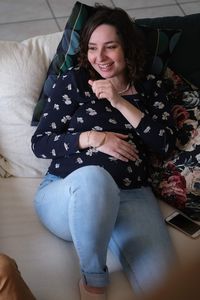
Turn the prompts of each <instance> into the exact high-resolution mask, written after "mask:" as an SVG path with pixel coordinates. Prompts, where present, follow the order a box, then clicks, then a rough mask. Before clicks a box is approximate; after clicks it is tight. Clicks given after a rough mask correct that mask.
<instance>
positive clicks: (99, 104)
mask: <svg viewBox="0 0 200 300" xmlns="http://www.w3.org/2000/svg"><path fill="white" fill-rule="evenodd" d="M88 76H89V75H88V72H87V71H85V69H83V68H79V67H76V68H73V69H71V70H68V71H67V73H64V74H63V75H62V76H60V77H59V78H58V79H57V81H56V83H55V84H54V86H53V88H52V90H51V92H50V93H49V97H48V103H47V105H46V106H45V110H44V114H43V116H42V118H41V121H40V123H39V125H38V128H37V130H36V132H35V133H34V135H33V137H32V149H33V152H34V153H35V155H36V156H37V157H39V158H50V159H52V162H51V165H50V167H49V170H48V171H49V172H50V173H51V174H54V175H57V176H60V177H62V178H64V177H66V176H68V175H69V174H70V173H71V172H73V171H74V170H76V169H78V168H80V167H83V166H87V165H99V166H102V167H104V168H105V169H106V170H107V171H108V172H109V173H110V174H111V175H112V177H113V178H114V180H115V181H116V183H117V184H118V186H119V187H120V188H124V189H131V188H133V187H134V188H135V187H140V186H142V185H143V186H144V185H147V184H148V182H147V179H148V172H147V170H146V164H147V161H148V152H149V151H148V149H149V148H150V149H153V150H154V151H155V152H156V153H160V154H162V155H165V156H166V155H167V153H168V152H170V151H171V150H172V149H173V148H174V144H175V135H174V132H175V129H174V124H173V120H172V118H171V113H170V112H171V106H170V104H169V102H168V99H167V97H166V95H165V89H164V88H163V84H162V81H161V80H160V79H158V78H156V77H155V76H152V75H149V76H147V78H146V80H144V82H143V83H141V84H139V83H138V86H136V89H137V90H138V92H139V94H137V95H127V96H123V97H124V98H125V99H126V100H127V101H128V102H130V103H131V104H133V105H135V106H136V107H138V108H139V109H140V110H141V111H142V112H146V113H145V115H144V117H143V118H142V120H141V122H140V124H139V125H138V126H137V128H136V129H134V128H133V126H132V125H131V124H130V123H129V122H128V121H127V120H126V119H125V118H124V117H123V115H122V114H121V113H119V111H118V110H116V109H115V108H113V107H112V105H111V104H110V103H109V102H108V101H107V100H106V99H104V100H103V99H102V101H99V99H98V98H97V97H96V95H95V94H94V93H93V92H92V90H91V88H90V86H89V85H88V79H89V77H88ZM147 112H148V113H147ZM155 120H156V122H155ZM91 128H92V129H93V130H94V131H97V132H98V131H99V132H102V131H103V132H106V131H108V132H118V133H121V134H127V135H128V140H127V141H129V143H131V144H133V145H134V144H135V145H136V148H137V150H138V157H139V158H138V159H137V160H135V161H131V160H130V161H128V162H124V161H121V160H117V161H116V158H115V157H112V156H110V155H107V154H105V153H102V152H101V151H98V149H96V148H91V147H89V148H86V149H82V150H81V151H80V150H79V147H78V144H79V143H78V141H79V135H80V134H81V132H85V131H88V130H91ZM66 132H67V133H66ZM155 139H157V143H156V144H155V143H154V140H155Z"/></svg>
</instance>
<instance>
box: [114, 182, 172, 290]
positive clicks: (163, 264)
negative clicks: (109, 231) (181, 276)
mask: <svg viewBox="0 0 200 300" xmlns="http://www.w3.org/2000/svg"><path fill="white" fill-rule="evenodd" d="M120 196H121V202H120V208H119V213H118V218H117V222H116V225H115V229H114V232H113V235H112V239H111V242H110V247H111V249H112V250H113V251H114V252H115V253H116V254H117V255H118V256H119V259H120V260H121V262H122V265H123V267H124V270H125V271H126V272H127V273H128V276H129V278H130V281H131V284H132V285H133V287H134V289H135V290H136V291H141V290H148V289H150V288H151V287H153V286H154V284H156V283H157V282H158V280H159V279H161V278H162V277H163V276H164V274H165V272H166V271H167V269H168V268H169V264H170V262H171V260H172V258H173V257H174V255H173V254H174V250H173V247H172V243H171V240H170V238H169V234H168V231H167V227H166V225H165V223H164V220H163V217H162V214H161V211H160V209H159V205H158V201H157V199H156V198H155V196H154V194H153V193H152V191H151V188H149V187H144V188H141V189H135V190H130V191H123V190H122V191H121V194H120Z"/></svg>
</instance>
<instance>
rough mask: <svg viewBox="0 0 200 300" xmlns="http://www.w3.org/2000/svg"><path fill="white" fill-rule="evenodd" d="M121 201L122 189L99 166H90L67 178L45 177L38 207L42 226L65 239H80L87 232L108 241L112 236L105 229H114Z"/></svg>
mask: <svg viewBox="0 0 200 300" xmlns="http://www.w3.org/2000/svg"><path fill="white" fill-rule="evenodd" d="M119 201H120V198H119V189H118V188H117V185H116V183H115V182H114V180H113V179H112V177H111V176H110V174H109V173H108V172H107V171H106V170H105V169H103V168H101V167H99V166H87V167H82V168H79V169H77V170H75V171H74V172H72V173H71V174H70V175H68V176H67V177H66V178H60V177H57V176H54V175H51V174H48V175H47V176H45V178H44V180H43V181H42V183H41V184H40V187H39V189H38V191H37V193H36V196H35V208H36V211H37V214H38V216H39V218H40V219H41V221H42V223H43V224H44V225H45V226H46V227H47V228H48V229H49V230H50V231H51V232H53V233H54V234H55V235H57V236H59V237H61V238H63V239H66V240H72V239H73V240H77V239H79V240H80V235H83V232H84V231H85V232H87V233H88V234H90V236H91V237H93V236H94V235H99V236H100V235H101V236H102V239H103V237H104V239H105V236H106V240H107V239H108V238H109V239H110V235H111V233H110V235H109V237H107V235H108V233H107V234H106V235H105V233H106V232H105V231H106V230H103V228H107V230H108V231H109V232H110V231H111V229H113V226H114V223H115V220H116V217H117V211H118V207H119ZM84 229H85V230H84ZM103 233H104V234H103ZM93 239H94V237H93Z"/></svg>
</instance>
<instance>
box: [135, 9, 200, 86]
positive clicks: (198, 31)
mask: <svg viewBox="0 0 200 300" xmlns="http://www.w3.org/2000/svg"><path fill="white" fill-rule="evenodd" d="M136 23H137V24H139V25H144V26H149V27H151V28H155V29H156V28H159V29H161V30H162V29H166V28H170V29H181V31H182V34H181V37H180V40H179V42H178V44H177V46H176V49H174V51H173V53H172V55H171V57H170V60H169V62H168V65H169V67H170V68H171V69H172V70H173V71H174V72H175V73H176V74H179V75H180V76H181V77H183V78H185V80H186V81H188V82H190V84H193V85H195V86H196V87H198V88H200V59H199V53H200V38H199V37H200V13H197V14H191V15H187V16H169V17H161V18H146V19H138V20H136Z"/></svg>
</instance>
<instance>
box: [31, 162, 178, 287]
mask: <svg viewBox="0 0 200 300" xmlns="http://www.w3.org/2000/svg"><path fill="white" fill-rule="evenodd" d="M35 208H36V211H37V214H38V216H39V218H40V220H41V222H42V223H43V224H44V225H45V226H46V227H47V228H48V229H49V230H50V231H51V232H52V233H53V234H55V235H56V236H58V237H60V238H62V239H64V240H67V241H73V243H74V246H75V249H76V251H77V254H78V257H79V260H80V268H81V271H82V275H83V279H84V281H85V283H86V284H88V285H90V286H99V287H101V286H106V285H107V284H108V282H109V275H108V269H107V266H106V258H107V250H108V247H109V246H110V248H111V250H112V251H113V252H114V253H116V254H117V256H118V257H119V259H120V261H121V263H122V266H123V267H124V271H125V272H126V273H127V274H128V276H129V279H130V282H131V284H132V286H133V288H134V289H135V290H138V291H140V290H141V289H142V290H147V289H149V288H151V287H153V286H154V285H155V284H156V283H157V281H158V280H159V279H160V278H162V277H163V276H164V274H165V272H166V270H167V267H169V265H170V260H171V258H172V256H173V255H172V254H173V250H172V244H171V242H170V239H169V236H168V232H167V230H166V226H165V224H164V221H163V217H162V214H161V213H160V210H159V206H158V203H157V200H156V199H155V197H154V195H153V193H152V192H151V189H150V188H149V187H143V188H139V189H132V190H120V189H119V188H118V187H117V185H116V183H115V181H114V180H113V178H112V177H111V176H110V174H109V173H108V172H107V171H106V170H105V169H103V168H101V167H98V166H86V167H83V168H79V169H77V170H76V171H74V172H72V173H71V174H70V175H68V176H67V177H66V178H64V179H63V178H59V177H57V176H54V175H51V174H47V175H46V176H45V178H44V180H43V181H42V183H41V185H40V187H39V188H38V191H37V193H36V196H35Z"/></svg>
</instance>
